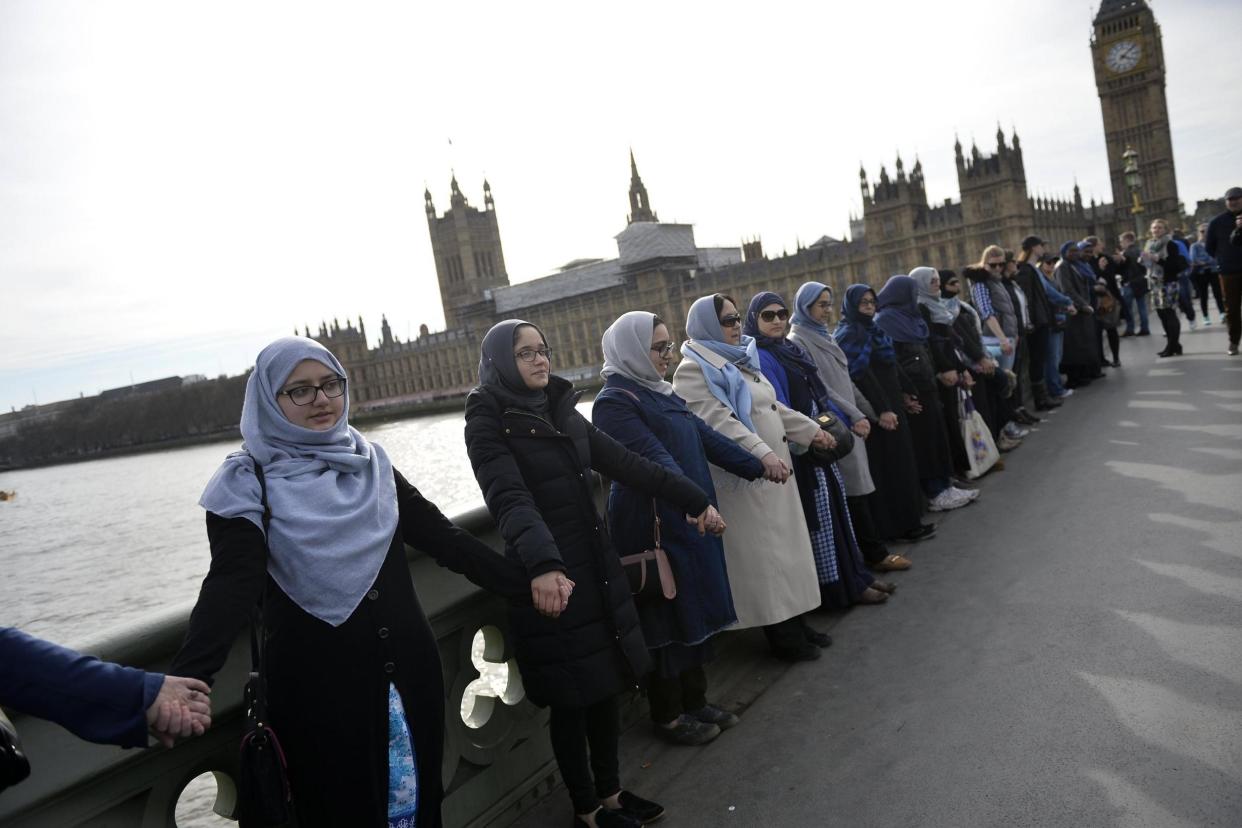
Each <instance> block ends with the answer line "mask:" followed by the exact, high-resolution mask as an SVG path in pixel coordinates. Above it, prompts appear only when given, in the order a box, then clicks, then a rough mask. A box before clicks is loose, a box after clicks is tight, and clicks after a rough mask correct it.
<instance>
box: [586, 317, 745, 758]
mask: <svg viewBox="0 0 1242 828" xmlns="http://www.w3.org/2000/svg"><path fill="white" fill-rule="evenodd" d="M675 346H676V343H675V342H673V340H672V337H671V336H670V335H669V330H668V326H667V325H665V324H664V322H663V321H661V320H660V318H659V317H657V316H656V315H655V314H652V313H648V312H646V311H631V312H629V313H626V314H623V315H622V316H621V317H620V318H619V319H617V321H616V322H614V323H613V324H612V325H611V326H610V327H609V328H608V330H606V331H605V332H604V336H603V350H604V367H603V370H602V371H601V372H600V373H601V375H602V376H603V378H604V389H603V391H601V392H600V394H599V395H598V396H597V397H596V398H595V403H594V406H593V408H592V411H591V419H592V421H593V422H594V423H595V426H596V427H597V428H599V429H600V430H601V431H603V432H604V433H606V434H607V435H608V436H610V437H612V438H613V439H614V440H616V441H617V442H619V443H621V445H623V446H625V447H626V448H628V449H629V450H630V451H633V452H635V453H637V454H641V455H642V456H643V457H646V458H647V459H648V460H651V461H653V462H656V463H659V464H660V465H662V466H664V467H665V468H667V469H670V470H672V471H675V472H677V473H678V474H683V475H685V476H686V477H688V478H690V479H691V480H693V481H694V482H695V483H697V484H698V485H699V486H700V487H701V488H702V489H703V491H705V492H706V493H707V496H708V497H709V498H710V499H711V502H712V504H713V505H715V503H716V492H715V489H714V487H713V486H712V477H711V472H710V471H709V470H708V465H707V464H708V463H709V462H711V463H714V464H716V465H717V466H719V467H721V468H723V469H725V470H727V471H729V472H731V473H733V474H735V475H737V476H738V477H741V478H743V479H745V480H756V479H758V478H760V477H762V476H763V472H764V468H763V463H762V462H761V461H760V460H759V459H758V458H757V457H755V456H754V455H752V454H751V453H750V452H748V451H746V450H745V449H743V448H741V447H740V446H738V445H737V444H736V443H734V442H733V441H732V440H730V439H728V438H727V437H725V436H723V435H721V434H718V433H717V432H715V431H713V430H712V429H711V427H710V426H708V425H707V423H705V422H703V421H702V420H701V419H699V418H698V417H696V416H695V415H694V414H692V413H691V412H690V410H689V409H688V408H687V407H686V404H685V402H683V401H682V399H681V398H680V397H678V396H677V394H675V393H674V392H673V386H672V385H671V384H670V383H668V382H667V381H665V379H664V377H665V376H666V375H667V374H668V369H669V364H670V362H671V356H672V353H673V350H674V349H675ZM657 511H658V513H659V515H660V525H661V531H660V534H661V545H662V546H663V548H664V551H665V553H666V554H667V555H668V558H669V563H670V565H671V567H672V570H673V575H674V578H675V580H676V583H677V596H676V597H675V598H673V599H671V600H665V599H663V598H662V597H661V598H656V599H654V600H652V601H645V602H640V603H638V605H637V606H638V617H639V622H640V623H641V625H642V630H643V638H644V639H645V640H646V642H647V647H648V648H649V649H650V651H651V660H652V663H653V664H654V669H653V671H652V672H651V673H650V674H649V676H648V681H647V696H648V700H649V702H650V707H651V719H652V722H653V723H654V724H655V731H656V733H657V734H658V735H659V736H660V737H662V738H664V739H665V740H667V741H669V742H672V743H674V744H682V745H698V744H705V743H707V742H710V741H711V740H712V739H715V738H716V737H717V736H719V735H720V731H721V730H722V729H726V728H729V727H732V726H734V725H735V724H737V723H738V717H737V716H736V715H735V714H733V713H730V712H728V711H726V710H722V709H720V708H718V707H715V706H714V705H711V704H709V703H708V702H707V675H706V673H705V672H704V670H703V666H704V664H706V663H707V662H708V661H710V660H711V657H712V646H711V639H712V636H714V635H715V634H716V633H718V632H720V631H721V630H723V629H726V628H727V627H729V626H731V625H733V624H734V623H736V621H737V616H736V615H735V613H734V609H733V595H732V593H731V591H730V589H729V575H728V572H727V571H726V569H725V557H724V547H723V545H722V544H721V541H720V538H719V537H717V536H716V535H713V534H707V535H700V534H699V533H698V531H697V529H696V528H695V527H694V526H691V525H688V524H687V523H686V521H685V518H684V516H683V512H684V510H683V509H679V508H678V507H677V506H675V505H674V504H671V503H666V502H663V501H653V500H652V498H651V496H650V495H647V494H644V493H642V492H639V491H637V490H636V489H634V488H632V487H630V486H626V485H623V484H621V483H618V482H615V481H614V482H613V484H612V489H611V491H610V492H609V496H608V520H609V523H610V526H611V530H612V536H613V541H614V543H615V544H616V548H617V554H619V555H622V556H625V555H629V554H633V553H636V552H641V551H643V550H646V549H651V548H652V543H653V541H654V523H655V521H654V517H655V514H656V512H657Z"/></svg>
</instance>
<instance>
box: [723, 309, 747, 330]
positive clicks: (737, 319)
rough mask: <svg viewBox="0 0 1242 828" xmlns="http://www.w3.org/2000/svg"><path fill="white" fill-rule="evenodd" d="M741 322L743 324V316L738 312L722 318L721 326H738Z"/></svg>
mask: <svg viewBox="0 0 1242 828" xmlns="http://www.w3.org/2000/svg"><path fill="white" fill-rule="evenodd" d="M740 324H742V317H741V316H740V315H738V314H736V313H731V314H729V315H728V316H722V317H721V318H720V327H722V328H736V327H737V326H738V325H740Z"/></svg>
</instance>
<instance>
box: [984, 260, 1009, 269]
mask: <svg viewBox="0 0 1242 828" xmlns="http://www.w3.org/2000/svg"><path fill="white" fill-rule="evenodd" d="M1004 266H1005V263H1004V262H988V263H987V264H985V265H984V267H986V268H987V269H988V270H992V269H993V268H997V267H1004Z"/></svg>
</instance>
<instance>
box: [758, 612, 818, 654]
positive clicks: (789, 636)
mask: <svg viewBox="0 0 1242 828" xmlns="http://www.w3.org/2000/svg"><path fill="white" fill-rule="evenodd" d="M809 626H810V625H809V624H807V623H806V620H805V619H804V618H803V617H802V616H801V615H795V616H794V617H793V618H786V619H785V620H784V621H778V622H776V623H775V624H768V625H767V626H766V627H764V628H763V634H764V635H765V636H767V639H768V644H769V646H771V647H772V649H773V650H797V649H799V648H801V647H805V646H806V644H807V641H806V633H807V628H808V627H809Z"/></svg>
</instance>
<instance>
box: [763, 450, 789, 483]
mask: <svg viewBox="0 0 1242 828" xmlns="http://www.w3.org/2000/svg"><path fill="white" fill-rule="evenodd" d="M760 462H761V463H763V478H764V480H771V481H772V482H773V483H784V482H785V481H786V480H788V479H789V467H788V466H786V465H785V461H784V460H782V459H781V458H779V457H777V456H776V452H774V451H769V452H768V453H767V454H765V455H763V457H762V458H761V459H760Z"/></svg>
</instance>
